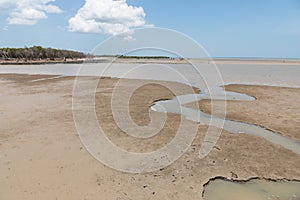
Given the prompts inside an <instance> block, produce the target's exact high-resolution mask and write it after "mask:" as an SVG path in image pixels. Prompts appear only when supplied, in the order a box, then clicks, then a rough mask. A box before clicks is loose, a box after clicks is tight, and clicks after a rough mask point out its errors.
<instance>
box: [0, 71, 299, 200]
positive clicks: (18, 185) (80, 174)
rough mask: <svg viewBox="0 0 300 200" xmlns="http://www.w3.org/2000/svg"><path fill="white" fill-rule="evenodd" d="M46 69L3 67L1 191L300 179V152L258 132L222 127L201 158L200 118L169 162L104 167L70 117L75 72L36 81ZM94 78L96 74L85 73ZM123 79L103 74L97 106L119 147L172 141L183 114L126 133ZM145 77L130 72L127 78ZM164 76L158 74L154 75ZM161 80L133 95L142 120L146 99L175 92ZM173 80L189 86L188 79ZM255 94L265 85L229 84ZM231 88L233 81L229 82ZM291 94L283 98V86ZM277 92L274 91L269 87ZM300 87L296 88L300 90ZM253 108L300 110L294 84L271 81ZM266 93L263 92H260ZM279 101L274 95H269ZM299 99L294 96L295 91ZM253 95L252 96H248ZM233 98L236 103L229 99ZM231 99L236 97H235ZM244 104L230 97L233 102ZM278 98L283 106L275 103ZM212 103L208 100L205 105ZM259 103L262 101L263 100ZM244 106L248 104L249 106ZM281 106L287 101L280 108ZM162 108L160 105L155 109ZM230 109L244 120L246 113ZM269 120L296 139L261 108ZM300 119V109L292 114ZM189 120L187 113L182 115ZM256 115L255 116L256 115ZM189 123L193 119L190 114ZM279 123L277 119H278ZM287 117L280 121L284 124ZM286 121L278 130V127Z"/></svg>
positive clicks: (130, 191)
mask: <svg viewBox="0 0 300 200" xmlns="http://www.w3.org/2000/svg"><path fill="white" fill-rule="evenodd" d="M41 78H49V76H29V75H28V76H27V75H1V76H0V95H1V96H0V105H1V106H0V199H5V200H17V199H18V200H19V199H24V200H26V199H30V200H40V199H45V200H47V199H49V200H50V199H51V200H52V199H63V200H66V199H70V200H74V199H75V200H76V199H80V200H83V199H91V200H94V199H97V200H102V199H103V200H106V199H113V200H125V199H126V200H127V199H128V200H129V199H132V200H133V199H134V200H135V199H136V200H141V199H184V200H195V199H199V200H200V199H202V190H203V184H204V183H206V182H207V181H208V180H209V179H210V178H213V177H215V176H224V177H231V176H233V178H234V177H237V179H248V178H251V177H265V178H273V179H282V178H287V179H300V169H299V166H300V155H297V154H295V153H293V152H291V151H289V150H286V149H284V148H282V147H280V146H277V145H273V144H272V143H270V142H268V141H265V140H263V139H261V138H259V137H256V136H251V135H246V134H244V135H243V134H242V135H235V134H231V133H228V132H226V131H223V134H222V136H221V138H220V139H219V141H218V143H217V145H216V147H215V148H214V150H213V151H212V152H211V153H210V154H209V155H208V156H207V157H206V158H205V159H202V160H200V159H199V158H198V151H199V148H200V145H201V142H202V140H203V138H204V136H205V133H206V131H207V127H206V126H200V127H199V129H198V134H197V137H196V138H195V140H194V142H193V144H192V146H191V147H190V148H189V149H188V151H187V152H186V153H185V154H184V155H183V156H182V157H181V158H180V159H179V160H177V161H176V162H175V163H173V164H172V165H170V166H168V167H166V168H164V169H161V170H158V171H156V172H152V173H146V174H128V173H123V172H119V171H116V170H114V169H111V168H109V167H106V166H105V165H103V164H102V163H100V162H99V161H97V160H95V159H94V158H93V157H92V156H91V155H90V154H89V153H88V151H87V150H86V149H85V147H84V146H83V145H82V144H81V142H80V139H79V137H78V135H77V132H76V129H75V124H74V122H73V118H72V89H73V83H74V78H72V77H64V78H56V79H47V80H44V81H36V82H31V81H32V80H37V79H41ZM82 79H84V81H86V82H89V81H90V80H92V79H93V78H87V77H85V78H82ZM117 81H118V79H110V78H105V79H101V85H100V86H99V87H98V89H97V94H96V112H97V116H98V119H99V121H100V122H104V123H102V124H104V129H106V130H107V133H108V137H109V138H110V139H111V140H112V141H113V142H114V143H115V144H117V145H119V146H120V147H123V148H125V149H127V150H130V151H151V150H154V149H156V148H159V147H161V146H163V145H164V144H165V143H167V142H168V141H170V140H171V139H172V137H173V136H174V134H176V130H177V127H178V124H179V121H180V119H181V117H180V116H179V115H175V114H168V120H167V122H166V124H165V127H164V128H163V129H162V131H161V132H160V133H159V134H158V135H157V136H155V137H153V138H151V139H147V140H141V139H136V138H132V137H130V136H127V135H126V134H125V133H124V132H122V131H121V130H120V129H118V127H116V125H115V123H114V121H113V120H112V119H113V118H112V113H111V110H110V107H109V105H110V98H111V92H112V88H113V86H114V85H115V84H116V82H117ZM138 82H139V83H140V82H143V81H141V80H126V81H125V82H124V83H125V84H124V92H126V88H127V87H126V86H129V85H132V84H137V83H138ZM157 83H158V84H159V82H157ZM158 84H153V83H152V84H148V85H145V86H143V87H141V88H140V89H138V90H137V91H136V93H135V94H134V95H133V96H132V98H131V101H130V105H131V108H130V112H131V115H132V118H133V119H134V120H135V121H136V122H137V123H138V124H140V125H145V124H147V123H148V122H149V117H148V112H149V106H150V105H151V104H152V103H153V101H155V100H158V99H165V98H172V97H173V94H172V93H171V92H170V91H169V90H168V89H166V88H162V87H161V86H159V85H158ZM168 84H171V85H172V84H174V85H175V86H176V88H178V91H179V92H182V93H184V92H185V91H187V90H188V89H187V88H186V87H187V86H185V85H182V84H179V83H168ZM231 87H237V88H239V89H240V90H243V91H244V92H246V93H249V94H250V91H252V90H253V88H254V89H255V90H256V91H255V92H257V91H259V90H260V89H261V88H263V89H262V90H264V88H266V87H260V86H256V87H254V86H251V87H253V88H251V87H250V86H231ZM231 89H233V88H231ZM283 91H285V92H284V94H286V95H292V96H291V101H290V102H289V103H288V104H285V103H283V102H282V101H281V99H282V98H283V97H282V96H281V94H283ZM269 92H273V93H274V94H277V95H269ZM298 93H299V92H298ZM257 94H258V95H259V96H260V97H258V100H257V101H256V102H255V105H256V107H253V108H252V109H253V112H249V113H245V112H243V113H242V114H246V115H247V116H249V118H250V117H251V118H252V119H253V120H255V119H257V117H258V115H257V113H256V112H259V113H263V111H262V110H259V108H261V107H264V108H265V109H264V110H267V111H268V112H267V114H269V115H271V116H277V115H278V113H279V110H280V109H279V107H280V108H281V106H284V105H288V106H291V107H292V108H291V109H297V108H298V110H299V107H297V105H295V104H297V102H296V101H295V99H294V101H292V99H293V98H295V97H294V96H293V95H294V90H290V89H285V88H272V87H270V88H268V92H261V93H257ZM262 97H264V98H262ZM270 100H272V102H278V101H280V102H281V103H280V104H277V103H269V101H270ZM296 100H297V98H296ZM251 103H253V102H249V107H250V104H251ZM230 104H231V103H230ZM232 104H233V103H232ZM243 105H244V104H242V105H241V104H239V102H237V103H235V105H229V108H228V111H229V114H230V113H231V112H234V111H232V109H235V106H236V108H240V107H241V106H243ZM278 105H280V106H278ZM202 106H204V107H203V108H202V109H204V108H205V106H206V107H207V106H209V105H208V104H205V105H202V104H201V107H202ZM258 106H261V107H258ZM246 107H247V106H246ZM283 110H284V108H283ZM291 113H293V116H294V114H295V113H296V114H297V112H296V110H294V112H282V113H280V115H281V116H282V118H290V117H291V116H290V114H291ZM156 114H160V115H163V113H156ZM238 114H239V115H237V114H232V116H230V115H229V117H233V116H234V117H237V119H238V120H244V118H242V116H243V115H242V114H240V113H238ZM259 117H261V119H263V120H264V124H265V126H267V125H268V126H269V128H270V129H278V131H280V132H281V133H282V134H287V135H288V134H289V136H291V137H292V136H293V137H294V138H295V139H297V138H299V137H298V136H297V135H296V132H297V125H294V124H293V123H292V122H291V124H289V125H288V124H286V122H284V121H283V120H284V119H278V121H276V123H274V121H273V119H277V118H276V117H273V118H270V117H266V118H264V116H259ZM295 117H296V118H295V120H298V121H299V116H295ZM183 120H184V119H183ZM254 122H256V121H254ZM186 123H187V124H190V125H193V124H194V122H191V121H188V120H186ZM277 123H278V124H277ZM281 123H282V124H281ZM281 126H282V127H284V128H282V129H280V130H279V128H280V127H281Z"/></svg>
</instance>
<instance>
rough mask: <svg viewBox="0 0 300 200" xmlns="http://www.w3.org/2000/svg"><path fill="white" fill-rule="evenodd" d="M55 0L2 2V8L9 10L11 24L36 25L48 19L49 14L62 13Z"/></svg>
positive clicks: (0, 0)
mask: <svg viewBox="0 0 300 200" xmlns="http://www.w3.org/2000/svg"><path fill="white" fill-rule="evenodd" d="M54 1H55V0H0V7H1V8H6V9H9V12H10V14H9V17H8V18H7V22H8V23H9V24H23V25H34V24H36V23H37V22H38V21H39V20H41V19H46V18H47V14H48V13H60V12H61V9H60V8H59V7H58V6H56V5H53V4H52V3H53V2H54Z"/></svg>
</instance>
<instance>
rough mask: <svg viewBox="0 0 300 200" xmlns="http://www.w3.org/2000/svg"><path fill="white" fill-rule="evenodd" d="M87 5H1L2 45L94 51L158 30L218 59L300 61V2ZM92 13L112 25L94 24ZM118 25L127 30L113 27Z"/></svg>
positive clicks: (80, 1)
mask: <svg viewBox="0 0 300 200" xmlns="http://www.w3.org/2000/svg"><path fill="white" fill-rule="evenodd" d="M29 1H32V2H33V3H36V2H38V1H39V0H27V1H26V2H29ZM40 1H41V0H40ZM87 1H88V3H87V2H86V0H55V1H51V0H48V3H47V4H45V5H44V4H43V5H42V4H41V3H40V4H39V5H37V6H35V5H33V4H28V3H25V4H24V0H10V3H8V0H0V37H1V40H0V46H1V47H6V46H10V47H11V46H12V47H24V46H32V45H42V46H45V47H55V48H62V49H73V50H79V51H84V52H90V51H91V50H92V49H93V48H94V47H95V46H96V45H97V44H99V43H100V42H102V41H104V40H105V39H107V38H109V37H111V36H112V35H115V34H118V33H120V32H122V30H127V29H128V30H131V29H134V28H139V27H145V26H155V27H163V28H169V29H174V30H176V31H179V32H182V33H184V34H186V35H188V36H190V37H192V38H193V39H195V40H196V41H197V42H198V43H200V44H201V45H202V46H203V47H204V48H205V49H206V50H207V51H208V52H209V54H210V55H211V56H213V57H269V58H276V57H277V58H300V0H263V1H262V0H248V1H239V0H235V1H234V0H227V1H222V0H210V1H208V0H207V1H201V0H189V1H175V0H163V1H158V0H127V1H126V2H125V0H121V1H122V3H120V5H121V4H122V6H123V7H122V8H124V10H120V9H119V8H118V5H119V4H116V3H114V2H112V3H111V6H109V4H110V2H111V1H112V0H87ZM101 1H102V3H103V4H100V3H99V2H101ZM11 2H12V3H11ZM20 2H21V3H20ZM93 3H95V4H97V5H93ZM41 5H42V6H44V7H41ZM49 5H52V6H49ZM103 5H105V6H103ZM106 5H107V6H106ZM97 6H98V7H97ZM126 6H128V7H126ZM129 6H133V7H132V8H129ZM23 7H26V8H27V7H28V9H27V10H26V9H23ZM32 7H33V8H35V10H33V9H29V8H32ZM103 7H107V9H105V8H103ZM80 8H81V9H82V10H81V11H79V9H80ZM115 8H117V9H116V10H114V12H113V13H114V14H115V15H113V16H112V15H111V13H112V11H111V9H115ZM139 8H142V10H141V9H139ZM118 9H119V10H118ZM90 10H91V12H89V11H90ZM92 10H93V11H92ZM25 11H26V12H25ZM27 11H28V12H29V11H30V13H28V12H27ZM127 11H128V13H127V14H126V12H127ZM118 12H120V13H118ZM87 13H88V14H90V17H93V16H95V15H96V16H95V21H96V22H99V21H101V22H103V21H105V22H108V26H105V27H104V26H103V25H99V24H98V25H97V24H96V25H95V24H93V25H92V24H90V25H88V23H89V22H90V21H88V20H89V19H90V17H85V14H87ZM124 13H125V14H126V15H125V14H124ZM22 15H24V16H22ZM45 16H46V17H45ZM34 17H35V18H36V19H33V18H34ZM126 17H127V18H126ZM23 19H28V20H31V21H25V22H24V20H23ZM70 19H72V20H70ZM33 20H36V21H33ZM118 20H121V21H122V20H123V21H124V24H125V25H124V26H121V27H117V26H116V25H115V24H113V23H115V22H116V21H118ZM80 23H81V24H80ZM118 23H120V21H118Z"/></svg>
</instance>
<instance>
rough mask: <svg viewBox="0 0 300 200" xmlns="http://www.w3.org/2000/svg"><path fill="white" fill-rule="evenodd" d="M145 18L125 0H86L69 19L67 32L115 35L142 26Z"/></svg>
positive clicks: (141, 9)
mask: <svg viewBox="0 0 300 200" xmlns="http://www.w3.org/2000/svg"><path fill="white" fill-rule="evenodd" d="M145 16H146V14H145V12H144V10H143V8H142V7H134V6H130V5H128V4H127V2H126V0H86V2H85V4H84V6H83V7H82V8H80V9H79V10H78V12H77V14H76V15H75V16H74V17H72V18H70V19H69V30H70V31H73V32H84V33H105V34H110V35H117V34H120V33H124V32H128V31H130V29H131V28H136V27H142V26H144V25H145V24H146V21H145ZM127 39H128V40H131V39H132V38H129V37H128V38H127Z"/></svg>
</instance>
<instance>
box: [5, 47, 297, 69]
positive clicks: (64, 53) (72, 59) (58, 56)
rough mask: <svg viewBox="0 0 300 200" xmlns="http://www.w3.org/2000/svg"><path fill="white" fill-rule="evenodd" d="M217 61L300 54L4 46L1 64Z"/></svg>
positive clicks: (278, 60) (281, 61)
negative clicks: (183, 54)
mask: <svg viewBox="0 0 300 200" xmlns="http://www.w3.org/2000/svg"><path fill="white" fill-rule="evenodd" d="M111 62H117V63H141V64H142V63H166V64H167V63H170V64H185V63H207V64H211V63H215V64H243V63H244V64H246V63H257V64H300V58H257V57H214V58H180V57H168V56H153V55H146V56H145V55H91V54H85V53H82V52H77V51H72V50H61V49H54V48H44V47H41V46H33V47H24V48H0V65H44V64H82V63H111Z"/></svg>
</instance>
